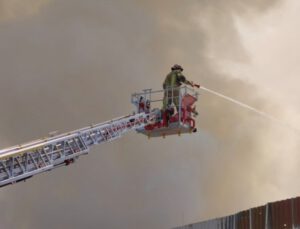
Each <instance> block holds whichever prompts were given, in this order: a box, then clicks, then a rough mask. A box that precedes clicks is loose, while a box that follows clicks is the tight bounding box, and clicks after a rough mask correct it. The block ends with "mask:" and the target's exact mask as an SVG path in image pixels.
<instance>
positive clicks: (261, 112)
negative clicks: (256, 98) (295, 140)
mask: <svg viewBox="0 0 300 229" xmlns="http://www.w3.org/2000/svg"><path fill="white" fill-rule="evenodd" d="M192 85H193V87H197V88H200V89H202V90H203V91H206V92H208V93H211V94H213V95H216V96H218V97H220V98H223V99H225V100H227V101H229V102H232V103H234V104H236V105H238V106H240V107H243V108H246V109H248V110H251V111H253V112H255V113H256V114H258V115H260V116H262V117H264V118H267V119H269V120H271V121H273V122H276V123H277V124H280V125H281V126H283V127H285V128H289V129H290V130H293V131H294V132H295V133H297V134H298V135H300V131H299V130H298V129H296V128H295V127H293V126H290V125H289V124H287V123H285V122H283V121H282V120H279V119H277V118H275V117H273V116H271V115H269V114H267V113H265V112H263V111H260V110H258V109H256V108H254V107H252V106H249V105H247V104H245V103H242V102H240V101H238V100H236V99H233V98H231V97H229V96H226V95H223V94H221V93H219V92H216V91H214V90H211V89H208V88H206V87H203V86H200V85H198V84H192Z"/></svg>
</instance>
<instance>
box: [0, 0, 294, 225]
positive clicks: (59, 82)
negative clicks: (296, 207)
mask: <svg viewBox="0 0 300 229" xmlns="http://www.w3.org/2000/svg"><path fill="white" fill-rule="evenodd" d="M4 2H6V1H0V6H1V7H0V9H1V10H0V12H6V11H5V9H3V6H4V5H5V4H3V3H4ZM29 2H30V1H29ZM279 3H280V2H279V1H276V0H263V1H262V0H256V1H253V0H249V1H234V0H231V1H228V0H226V1H211V0H210V1H205V0H203V1H196V0H191V1H188V2H183V1H179V0H175V1H163V2H162V1H135V0H127V1H105V0H103V1H96V0H89V1H80V0H72V1H71V0H65V1H57V0H52V1H47V4H43V5H41V6H40V7H35V9H38V10H35V11H34V12H35V13H34V14H21V15H18V14H17V13H14V15H15V16H14V17H10V20H8V19H7V18H8V17H5V20H4V17H0V20H1V19H2V18H3V20H2V21H1V22H0V23H1V24H0V33H1V36H0V50H1V52H0V74H1V77H0V104H1V107H2V109H1V118H0V130H1V132H0V136H1V146H2V147H5V146H9V145H11V144H17V143H22V142H25V141H28V140H32V139H34V138H39V137H42V136H45V135H47V133H48V132H51V131H53V130H59V131H61V132H63V131H68V130H73V129H76V128H80V127H83V126H86V125H89V124H91V123H96V122H100V121H106V120H108V119H111V118H114V117H118V116H120V115H126V114H128V113H131V111H132V107H131V105H130V104H129V97H130V94H131V93H132V92H135V91H138V90H141V89H143V88H160V87H161V84H162V81H163V79H164V76H165V75H166V74H167V73H168V71H169V68H170V66H171V65H172V64H174V63H179V64H182V65H183V66H184V68H185V74H186V76H187V77H188V78H189V79H191V80H193V81H195V82H199V83H202V84H203V85H205V86H206V87H208V88H213V89H215V90H217V91H220V92H222V93H225V94H226V95H229V96H233V97H234V98H240V99H241V100H242V101H243V102H245V103H247V104H251V105H253V106H255V107H256V108H259V109H263V110H264V111H266V112H269V113H271V114H274V115H275V116H277V117H280V116H281V115H282V113H281V112H280V107H278V106H277V105H276V103H275V102H274V101H272V100H269V99H267V98H264V96H263V94H261V93H260V92H259V91H258V90H257V88H256V87H255V86H253V85H250V84H249V83H247V82H245V81H243V80H239V79H234V78H232V77H231V76H230V75H227V74H224V73H221V72H220V71H218V69H217V67H216V62H217V61H218V60H220V59H229V60H231V61H234V62H237V63H244V64H245V63H247V62H248V61H251V57H250V56H249V55H248V53H247V51H246V49H245V48H244V47H243V45H242V42H241V40H240V37H239V33H238V31H237V29H236V26H235V17H241V18H244V19H245V20H249V21H253V20H259V19H257V18H259V17H260V16H261V15H262V14H264V13H266V12H267V11H268V10H271V9H273V8H274V7H280V5H279ZM29 5H31V4H29ZM30 12H33V11H30ZM198 110H199V112H200V117H199V118H198V120H197V121H198V128H199V133H198V134H195V135H187V136H182V137H181V138H178V137H170V138H166V139H152V140H151V141H148V140H147V139H146V138H145V137H143V136H140V135H137V134H135V133H130V134H128V135H127V136H124V137H123V138H122V139H120V140H118V141H115V142H112V143H108V144H104V145H101V146H98V147H95V148H93V150H92V151H91V153H90V155H89V156H87V157H83V158H81V159H80V160H79V161H78V163H76V164H74V165H72V166H70V167H68V168H63V169H59V170H57V171H51V172H50V173H46V174H43V175H39V176H36V177H34V178H33V179H30V180H28V181H27V182H25V183H20V184H17V185H13V186H9V187H5V188H3V189H1V190H0V202H1V206H2V208H1V209H2V210H1V214H0V219H1V220H0V221H1V227H3V228H24V229H26V228H170V227H174V226H178V225H182V224H185V223H190V222H194V221H199V220H202V219H208V218H214V217H218V216H222V215H226V214H229V213H232V212H235V211H239V210H241V209H244V208H249V207H251V206H255V205H257V204H261V203H265V202H266V201H269V200H274V199H275V198H281V197H283V195H284V194H285V195H294V193H297V189H298V188H299V187H290V189H285V188H283V189H282V187H281V186H280V185H283V184H284V185H291V184H292V179H289V180H288V181H286V180H285V181H284V182H282V180H280V179H281V178H282V177H281V175H282V174H281V173H282V171H286V170H284V169H282V167H281V166H283V164H284V166H285V165H287V163H288V162H284V161H282V160H281V159H282V158H281V156H280V155H281V154H282V153H283V152H285V153H288V151H286V150H287V149H284V147H283V146H282V144H279V142H280V141H279V140H282V141H283V140H284V141H285V142H284V143H286V144H287V143H290V144H289V147H288V149H289V150H296V149H299V145H297V144H296V143H295V142H294V141H292V140H290V141H291V142H288V139H291V138H287V136H291V137H293V136H292V135H291V134H290V133H289V131H288V130H284V129H282V128H281V127H278V126H276V125H273V124H272V123H270V122H268V121H266V120H265V119H263V118H261V117H258V116H256V115H255V114H253V113H251V112H249V111H246V110H242V109H240V108H239V107H237V106H235V105H232V104H229V103H227V102H225V101H223V100H222V99H218V98H216V97H213V96H211V95H208V94H204V93H203V94H202V95H201V96H200V101H199V104H198ZM279 162H281V163H283V164H280V165H279V164H278V163H279ZM274 170H275V171H274ZM297 174H299V169H296V170H291V171H289V173H288V174H283V175H289V176H290V177H296V175H297ZM298 190H299V189H298ZM287 197H289V196H287Z"/></svg>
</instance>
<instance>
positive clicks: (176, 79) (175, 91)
mask: <svg viewBox="0 0 300 229" xmlns="http://www.w3.org/2000/svg"><path fill="white" fill-rule="evenodd" d="M182 71H183V68H182V67H181V66H180V65H178V64H175V65H174V66H173V67H172V68H171V72H170V73H169V74H168V75H167V76H166V79H165V81H164V83H163V88H164V90H165V93H164V99H163V109H162V110H163V111H166V110H167V109H169V108H170V107H171V106H172V103H174V105H175V106H176V109H177V112H179V87H180V86H181V84H182V83H184V84H187V85H190V86H193V83H192V82H190V81H188V80H187V79H186V78H185V76H184V75H183V74H182Z"/></svg>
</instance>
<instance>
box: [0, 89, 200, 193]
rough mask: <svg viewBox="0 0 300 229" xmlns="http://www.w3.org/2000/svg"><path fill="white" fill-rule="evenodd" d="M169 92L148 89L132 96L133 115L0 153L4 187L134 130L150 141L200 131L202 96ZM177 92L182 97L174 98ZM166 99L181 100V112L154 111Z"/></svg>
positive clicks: (190, 91) (0, 182) (65, 163)
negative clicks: (198, 118)
mask: <svg viewBox="0 0 300 229" xmlns="http://www.w3.org/2000/svg"><path fill="white" fill-rule="evenodd" d="M166 90H168V93H166ZM166 90H158V91H153V90H151V89H145V90H143V91H142V92H140V93H134V94H132V95H131V102H132V104H134V105H135V107H136V110H135V111H134V112H133V114H131V115H128V116H123V117H120V118H116V119H113V120H110V121H107V122H104V123H99V124H95V125H90V126H88V127H85V128H82V129H78V130H75V131H72V132H68V133H64V134H57V135H53V134H51V135H52V136H49V137H46V138H42V139H39V140H36V141H32V142H29V143H26V144H21V145H17V146H13V147H10V148H6V149H3V150H0V187H3V186H6V185H9V184H14V183H17V182H20V181H25V180H26V179H28V178H31V177H32V176H34V175H36V174H39V173H43V172H46V171H51V170H53V169H55V168H59V167H61V166H68V165H70V164H72V163H74V162H75V160H77V159H78V158H79V157H80V156H81V155H85V154H88V153H89V151H90V148H91V147H92V146H94V145H98V144H102V143H105V142H111V141H113V140H116V139H118V138H120V137H122V136H123V135H124V134H125V133H127V132H128V131H130V130H136V131H137V132H138V133H142V134H145V135H146V136H148V137H149V138H151V137H166V136H168V135H174V134H178V135H181V134H184V133H193V132H196V130H197V129H196V128H195V120H194V119H193V117H194V115H195V107H194V103H195V102H196V101H197V99H198V93H197V92H196V91H195V90H194V89H193V88H190V87H187V86H184V87H178V88H168V89H166ZM175 90H178V91H179V93H176V95H177V94H178V98H175V97H174V96H172V94H173V92H174V91H175ZM170 92H171V93H170ZM164 99H167V100H168V101H170V100H174V99H179V107H178V110H177V112H175V109H174V106H173V105H172V104H173V102H171V103H170V104H169V105H170V106H169V107H168V109H166V110H161V109H160V108H153V107H155V105H157V104H159V106H161V103H162V101H163V100H164Z"/></svg>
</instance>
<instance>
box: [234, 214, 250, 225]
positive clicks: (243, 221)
mask: <svg viewBox="0 0 300 229" xmlns="http://www.w3.org/2000/svg"><path fill="white" fill-rule="evenodd" d="M236 226H237V229H250V211H249V210H248V211H242V212H240V213H238V214H237V216H236Z"/></svg>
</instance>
